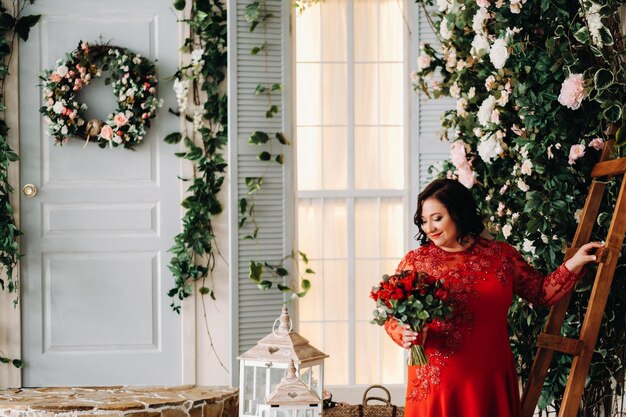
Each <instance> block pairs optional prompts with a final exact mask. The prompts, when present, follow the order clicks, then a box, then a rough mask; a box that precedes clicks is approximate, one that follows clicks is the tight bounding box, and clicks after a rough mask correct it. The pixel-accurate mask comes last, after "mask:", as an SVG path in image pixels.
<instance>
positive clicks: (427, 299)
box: [425, 294, 433, 304]
mask: <svg viewBox="0 0 626 417" xmlns="http://www.w3.org/2000/svg"><path fill="white" fill-rule="evenodd" d="M425 301H426V303H427V304H430V303H432V302H433V296H432V295H431V294H428V295H427V296H426V300H425Z"/></svg>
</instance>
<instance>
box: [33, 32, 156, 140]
mask: <svg viewBox="0 0 626 417" xmlns="http://www.w3.org/2000/svg"><path fill="white" fill-rule="evenodd" d="M104 71H109V74H110V75H109V77H108V78H106V79H105V84H106V85H109V84H110V85H111V86H112V88H113V94H114V95H115V98H116V101H117V103H118V108H117V109H116V110H115V111H113V112H112V113H110V114H109V115H108V117H107V119H106V120H104V121H103V120H98V119H91V120H89V121H86V120H85V118H84V110H85V109H87V105H86V104H84V103H79V102H78V101H77V100H76V95H77V93H78V92H79V91H80V90H81V89H83V88H84V87H85V86H87V85H89V84H90V83H91V81H93V80H94V79H96V78H99V77H101V76H102V73H103V72H104ZM41 79H42V80H43V102H44V105H43V106H42V107H41V108H40V109H39V112H40V113H41V114H43V116H44V121H45V122H46V124H47V126H48V133H49V134H50V135H51V136H54V138H55V144H59V145H63V144H64V143H66V142H67V140H68V139H69V138H70V137H78V138H80V139H83V140H85V141H86V142H87V143H88V142H90V141H92V142H97V143H98V146H100V147H101V148H105V147H106V146H110V147H117V146H123V147H124V148H127V149H135V147H136V146H137V145H139V144H140V143H141V142H142V140H143V138H144V136H145V135H146V133H147V129H148V128H149V127H150V119H152V118H154V117H155V116H156V111H157V109H158V108H159V107H161V106H162V105H163V100H160V99H158V98H157V96H156V93H157V90H156V87H157V84H158V79H157V76H156V67H155V65H154V63H153V62H151V61H150V60H148V59H146V58H144V57H142V56H141V55H139V54H136V53H134V52H132V51H130V50H128V49H126V48H121V47H118V46H112V45H89V44H88V43H87V42H82V41H80V42H79V44H78V47H77V48H76V49H75V50H74V51H73V52H71V53H69V54H67V58H66V60H65V61H64V60H58V61H57V66H56V68H54V69H51V70H46V71H44V72H43V74H42V75H41ZM87 143H85V145H87Z"/></svg>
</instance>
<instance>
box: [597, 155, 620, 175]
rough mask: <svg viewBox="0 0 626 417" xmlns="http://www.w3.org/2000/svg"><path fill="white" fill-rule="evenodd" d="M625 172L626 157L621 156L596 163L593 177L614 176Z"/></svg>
mask: <svg viewBox="0 0 626 417" xmlns="http://www.w3.org/2000/svg"><path fill="white" fill-rule="evenodd" d="M624 172H626V158H619V159H613V160H612V161H605V162H598V163H597V164H595V165H594V166H593V169H592V170H591V177H592V178H598V177H612V176H613V175H617V174H623V173H624Z"/></svg>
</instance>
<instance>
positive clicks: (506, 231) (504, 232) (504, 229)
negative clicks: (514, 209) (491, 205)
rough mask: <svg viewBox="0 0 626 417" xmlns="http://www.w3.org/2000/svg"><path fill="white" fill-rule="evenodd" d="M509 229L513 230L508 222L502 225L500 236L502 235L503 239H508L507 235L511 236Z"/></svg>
mask: <svg viewBox="0 0 626 417" xmlns="http://www.w3.org/2000/svg"><path fill="white" fill-rule="evenodd" d="M511 231H513V226H511V225H510V224H508V223H507V224H505V225H504V226H503V227H502V236H504V238H505V239H508V238H509V236H511Z"/></svg>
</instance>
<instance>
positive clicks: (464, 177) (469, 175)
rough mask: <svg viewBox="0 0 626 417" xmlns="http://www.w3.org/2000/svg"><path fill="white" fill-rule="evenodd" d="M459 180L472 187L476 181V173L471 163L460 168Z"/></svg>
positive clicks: (467, 186)
mask: <svg viewBox="0 0 626 417" xmlns="http://www.w3.org/2000/svg"><path fill="white" fill-rule="evenodd" d="M459 182H460V183H461V184H463V185H464V186H465V188H472V186H473V185H474V183H475V182H476V173H475V172H474V171H472V168H470V166H469V164H467V167H466V168H462V169H459Z"/></svg>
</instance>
